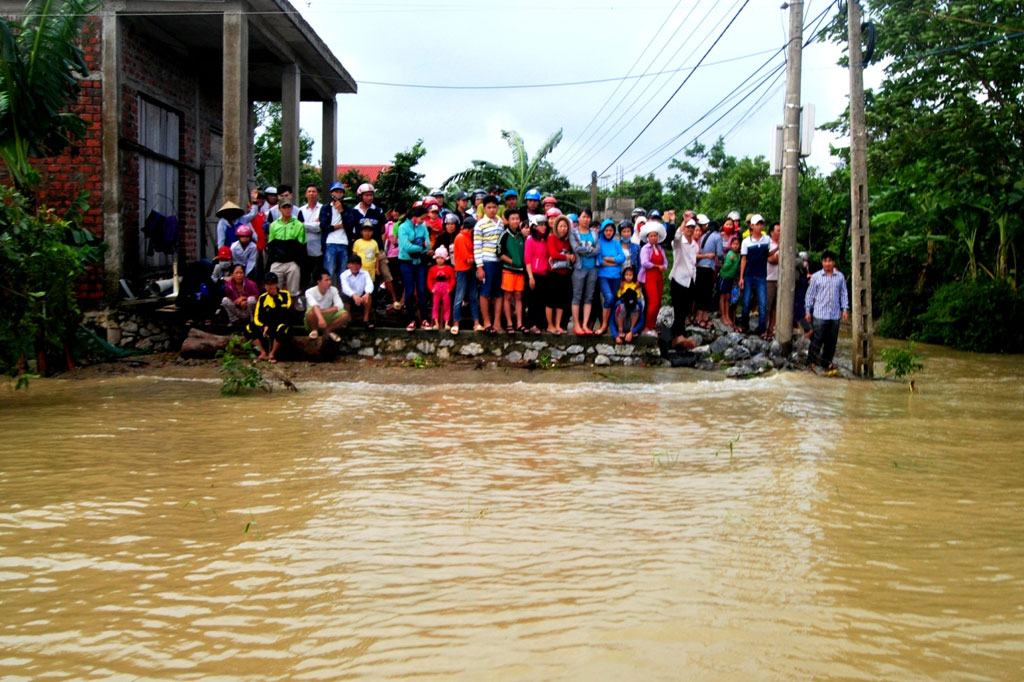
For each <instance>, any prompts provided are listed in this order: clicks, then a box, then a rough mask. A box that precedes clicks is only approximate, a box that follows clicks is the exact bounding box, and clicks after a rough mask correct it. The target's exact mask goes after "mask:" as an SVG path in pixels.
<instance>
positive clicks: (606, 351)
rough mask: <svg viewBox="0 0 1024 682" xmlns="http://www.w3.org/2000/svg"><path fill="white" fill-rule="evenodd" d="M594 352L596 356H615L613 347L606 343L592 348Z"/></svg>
mask: <svg viewBox="0 0 1024 682" xmlns="http://www.w3.org/2000/svg"><path fill="white" fill-rule="evenodd" d="M594 350H595V351H596V352H597V354H598V355H615V346H612V345H610V344H607V343H599V344H597V345H596V346H594Z"/></svg>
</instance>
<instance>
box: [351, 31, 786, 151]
mask: <svg viewBox="0 0 1024 682" xmlns="http://www.w3.org/2000/svg"><path fill="white" fill-rule="evenodd" d="M769 52H776V50H775V49H770V50H761V51H760V52H751V53H749V54H744V55H739V56H737V57H729V58H728V59H720V60H718V61H717V62H708V63H706V64H704V65H703V66H718V65H720V64H728V63H729V62H738V61H742V60H744V59H749V58H751V57H758V56H760V55H763V54H768V53H769ZM695 68H697V67H693V66H681V67H679V68H678V69H665V70H664V71H648V72H645V73H638V74H633V75H626V76H616V77H613V78H595V79H592V80H585V81H564V82H561V83H521V84H509V85H439V84H426V83H385V82H382V81H364V80H360V81H356V82H357V83H358V84H359V85H379V86H384V87H390V88H420V89H427V90H530V89H535V88H563V87H571V86H575V85H593V84H595V83H612V82H616V81H619V82H621V81H626V80H634V79H639V78H652V77H655V76H664V75H665V74H667V73H679V72H681V71H692V70H693V69H695ZM612 92H613V94H614V91H612ZM595 118H596V116H595ZM588 125H589V124H588ZM585 131H586V128H584V132H585ZM581 134H582V133H581Z"/></svg>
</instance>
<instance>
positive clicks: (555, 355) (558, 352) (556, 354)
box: [551, 348, 565, 360]
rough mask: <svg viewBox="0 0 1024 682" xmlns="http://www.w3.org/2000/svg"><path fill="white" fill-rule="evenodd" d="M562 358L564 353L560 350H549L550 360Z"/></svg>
mask: <svg viewBox="0 0 1024 682" xmlns="http://www.w3.org/2000/svg"><path fill="white" fill-rule="evenodd" d="M564 357H565V351H564V350H562V349H560V348H552V349H551V359H552V360H561V359H562V358H564Z"/></svg>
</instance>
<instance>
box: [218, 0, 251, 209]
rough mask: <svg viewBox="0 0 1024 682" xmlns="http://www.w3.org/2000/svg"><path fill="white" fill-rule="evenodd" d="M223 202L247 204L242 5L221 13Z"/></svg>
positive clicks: (246, 22) (244, 21) (245, 58)
mask: <svg viewBox="0 0 1024 682" xmlns="http://www.w3.org/2000/svg"><path fill="white" fill-rule="evenodd" d="M223 49H224V63H223V67H222V68H223V79H224V80H223V83H224V87H223V93H224V95H223V97H224V99H223V112H222V113H223V119H224V153H223V164H224V181H223V184H222V187H223V193H224V196H223V200H224V201H233V202H235V203H236V204H238V205H239V206H242V207H243V208H244V207H245V204H246V202H247V201H248V198H249V197H248V188H247V187H246V185H247V184H248V182H247V181H248V176H249V169H248V166H247V164H248V163H249V147H251V146H252V134H251V133H250V130H249V108H250V107H249V20H248V19H247V18H246V16H245V15H244V14H243V13H242V7H241V5H235V6H233V7H231V8H230V9H227V10H225V12H224V30H223Z"/></svg>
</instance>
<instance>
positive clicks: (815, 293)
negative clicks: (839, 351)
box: [805, 251, 850, 371]
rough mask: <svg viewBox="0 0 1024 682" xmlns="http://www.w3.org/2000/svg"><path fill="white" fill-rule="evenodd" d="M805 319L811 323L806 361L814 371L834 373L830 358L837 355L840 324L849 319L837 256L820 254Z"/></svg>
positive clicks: (808, 296)
mask: <svg viewBox="0 0 1024 682" xmlns="http://www.w3.org/2000/svg"><path fill="white" fill-rule="evenodd" d="M805 303H806V309H807V315H806V319H807V321H808V322H810V323H811V327H812V329H813V333H814V335H813V336H812V337H811V347H810V350H809V351H808V352H807V360H808V362H809V364H810V368H811V370H812V371H813V370H814V365H815V364H820V365H822V366H823V367H826V368H827V369H828V370H829V371H831V370H834V369H836V366H835V364H833V363H832V357H833V356H834V355H835V352H836V340H837V339H838V338H839V320H840V317H842V321H843V322H846V320H847V319H848V318H849V310H850V299H849V295H848V294H847V293H846V278H845V277H843V273H841V272H839V271H838V270H836V254H835V253H833V252H832V251H826V252H825V253H823V254H821V270H819V271H818V272H816V273H814V275H812V276H811V283H810V285H809V286H808V287H807V298H806V301H805Z"/></svg>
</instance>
